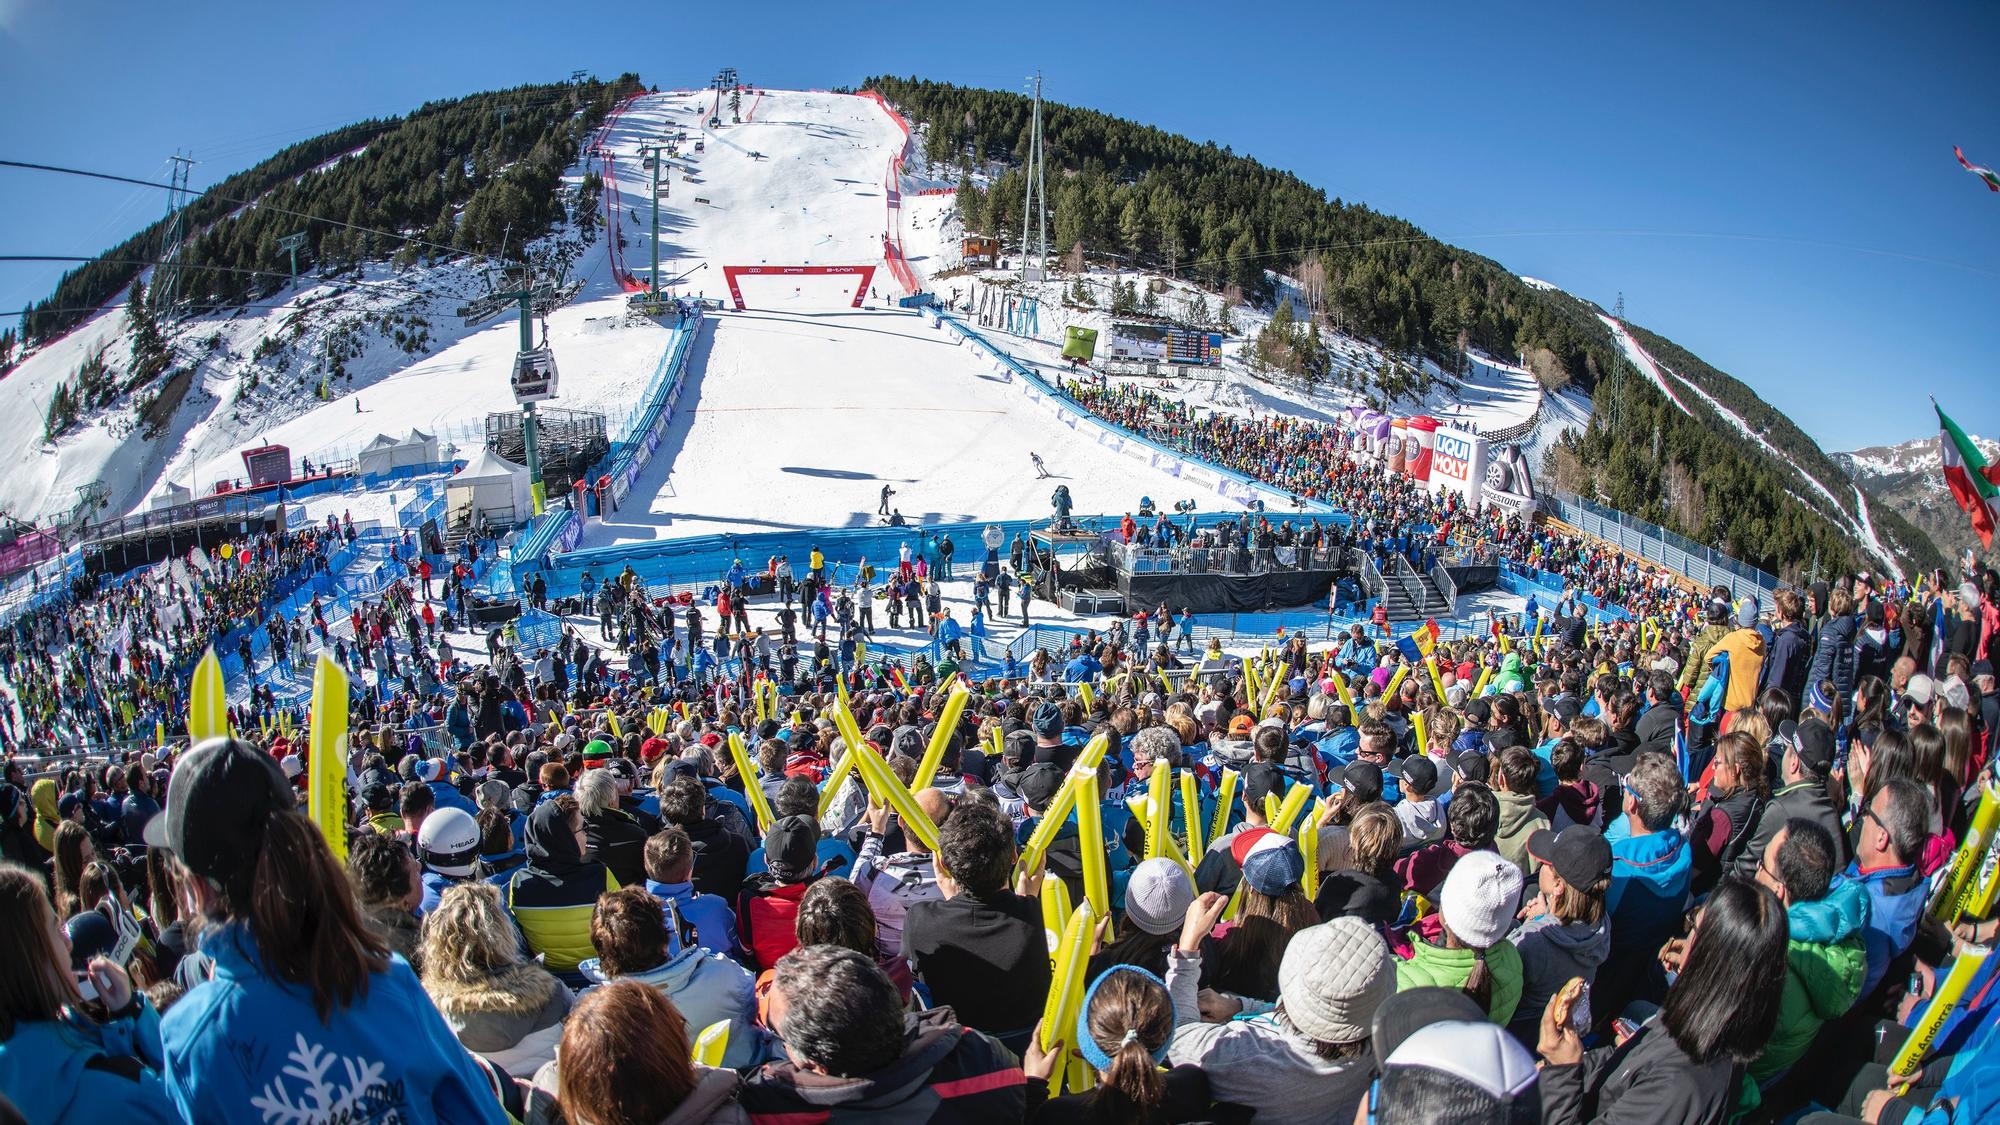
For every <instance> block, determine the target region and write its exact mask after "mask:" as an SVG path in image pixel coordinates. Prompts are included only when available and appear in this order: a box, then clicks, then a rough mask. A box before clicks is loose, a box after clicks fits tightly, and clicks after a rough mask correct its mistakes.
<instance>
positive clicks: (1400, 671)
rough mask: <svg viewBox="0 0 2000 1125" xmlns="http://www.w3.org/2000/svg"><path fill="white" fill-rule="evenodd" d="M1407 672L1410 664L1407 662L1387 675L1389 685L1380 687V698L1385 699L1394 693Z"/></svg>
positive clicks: (1401, 683) (1408, 672)
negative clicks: (1393, 672) (1391, 674)
mask: <svg viewBox="0 0 2000 1125" xmlns="http://www.w3.org/2000/svg"><path fill="white" fill-rule="evenodd" d="M1409 674H1410V666H1409V665H1408V664H1404V665H1402V666H1400V667H1398V668H1397V669H1396V674H1395V675H1393V676H1390V677H1389V686H1387V687H1385V688H1383V689H1382V698H1384V699H1387V698H1388V697H1390V696H1392V695H1394V694H1396V689H1397V688H1399V687H1401V686H1402V685H1403V677H1404V676H1407V675H1409Z"/></svg>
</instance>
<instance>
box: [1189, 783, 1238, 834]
mask: <svg viewBox="0 0 2000 1125" xmlns="http://www.w3.org/2000/svg"><path fill="white" fill-rule="evenodd" d="M1242 783H1243V774H1242V773H1241V772H1240V771H1238V770H1230V769H1226V770H1223V771H1222V788H1220V789H1218V790H1217V791H1216V794H1215V819H1214V820H1212V821H1210V822H1209V825H1208V838H1209V839H1210V840H1220V839H1222V836H1223V833H1225V832H1227V831H1228V830H1229V810H1230V808H1231V807H1232V806H1233V805H1235V803H1236V787H1237V786H1238V785H1241V784H1242ZM1188 854H1189V855H1193V854H1194V853H1193V852H1189V853H1188Z"/></svg>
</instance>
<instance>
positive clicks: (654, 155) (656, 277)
mask: <svg viewBox="0 0 2000 1125" xmlns="http://www.w3.org/2000/svg"><path fill="white" fill-rule="evenodd" d="M666 151H667V146H666V145H665V144H663V143H661V142H659V141H655V142H653V143H652V144H647V145H640V146H639V156H640V157H641V158H642V159H644V160H645V161H646V163H647V164H648V165H649V166H651V167H652V169H653V280H652V292H651V294H650V296H649V298H648V303H649V304H650V305H651V306H652V307H653V308H654V309H658V308H659V304H660V165H661V164H662V163H663V162H664V161H665V156H664V155H663V154H664V153H665V152H666ZM667 182H668V183H669V184H672V183H673V176H672V175H671V174H669V175H668V176H667ZM670 190H671V189H670Z"/></svg>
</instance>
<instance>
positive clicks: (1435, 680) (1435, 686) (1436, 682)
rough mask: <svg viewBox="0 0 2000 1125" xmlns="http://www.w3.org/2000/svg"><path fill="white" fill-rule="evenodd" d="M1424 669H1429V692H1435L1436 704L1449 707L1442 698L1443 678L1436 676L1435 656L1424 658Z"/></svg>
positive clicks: (1436, 664)
mask: <svg viewBox="0 0 2000 1125" xmlns="http://www.w3.org/2000/svg"><path fill="white" fill-rule="evenodd" d="M1424 667H1426V668H1429V669H1430V672H1431V690H1432V691H1435V692H1437V697H1438V702H1439V703H1440V704H1443V705H1444V706H1447V707H1448V706H1450V704H1449V703H1448V702H1446V700H1445V697H1444V677H1442V676H1440V675H1438V662H1437V657H1435V656H1426V657H1424Z"/></svg>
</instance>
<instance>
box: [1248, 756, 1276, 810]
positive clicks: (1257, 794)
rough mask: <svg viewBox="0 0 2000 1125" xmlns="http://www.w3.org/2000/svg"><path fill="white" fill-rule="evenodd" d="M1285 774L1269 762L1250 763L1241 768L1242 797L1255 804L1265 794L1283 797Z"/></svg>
mask: <svg viewBox="0 0 2000 1125" xmlns="http://www.w3.org/2000/svg"><path fill="white" fill-rule="evenodd" d="M1284 792H1285V772H1284V771H1283V770H1281V769H1279V768H1278V767H1277V766H1274V765H1272V764H1271V763H1269V762H1252V763H1250V764H1249V765H1247V766H1244V767H1243V797H1244V799H1245V800H1248V801H1250V802H1251V803H1253V804H1255V803H1258V802H1261V801H1262V800H1263V799H1264V796H1265V794H1267V793H1276V794H1278V795H1279V796H1283V795H1284Z"/></svg>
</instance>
